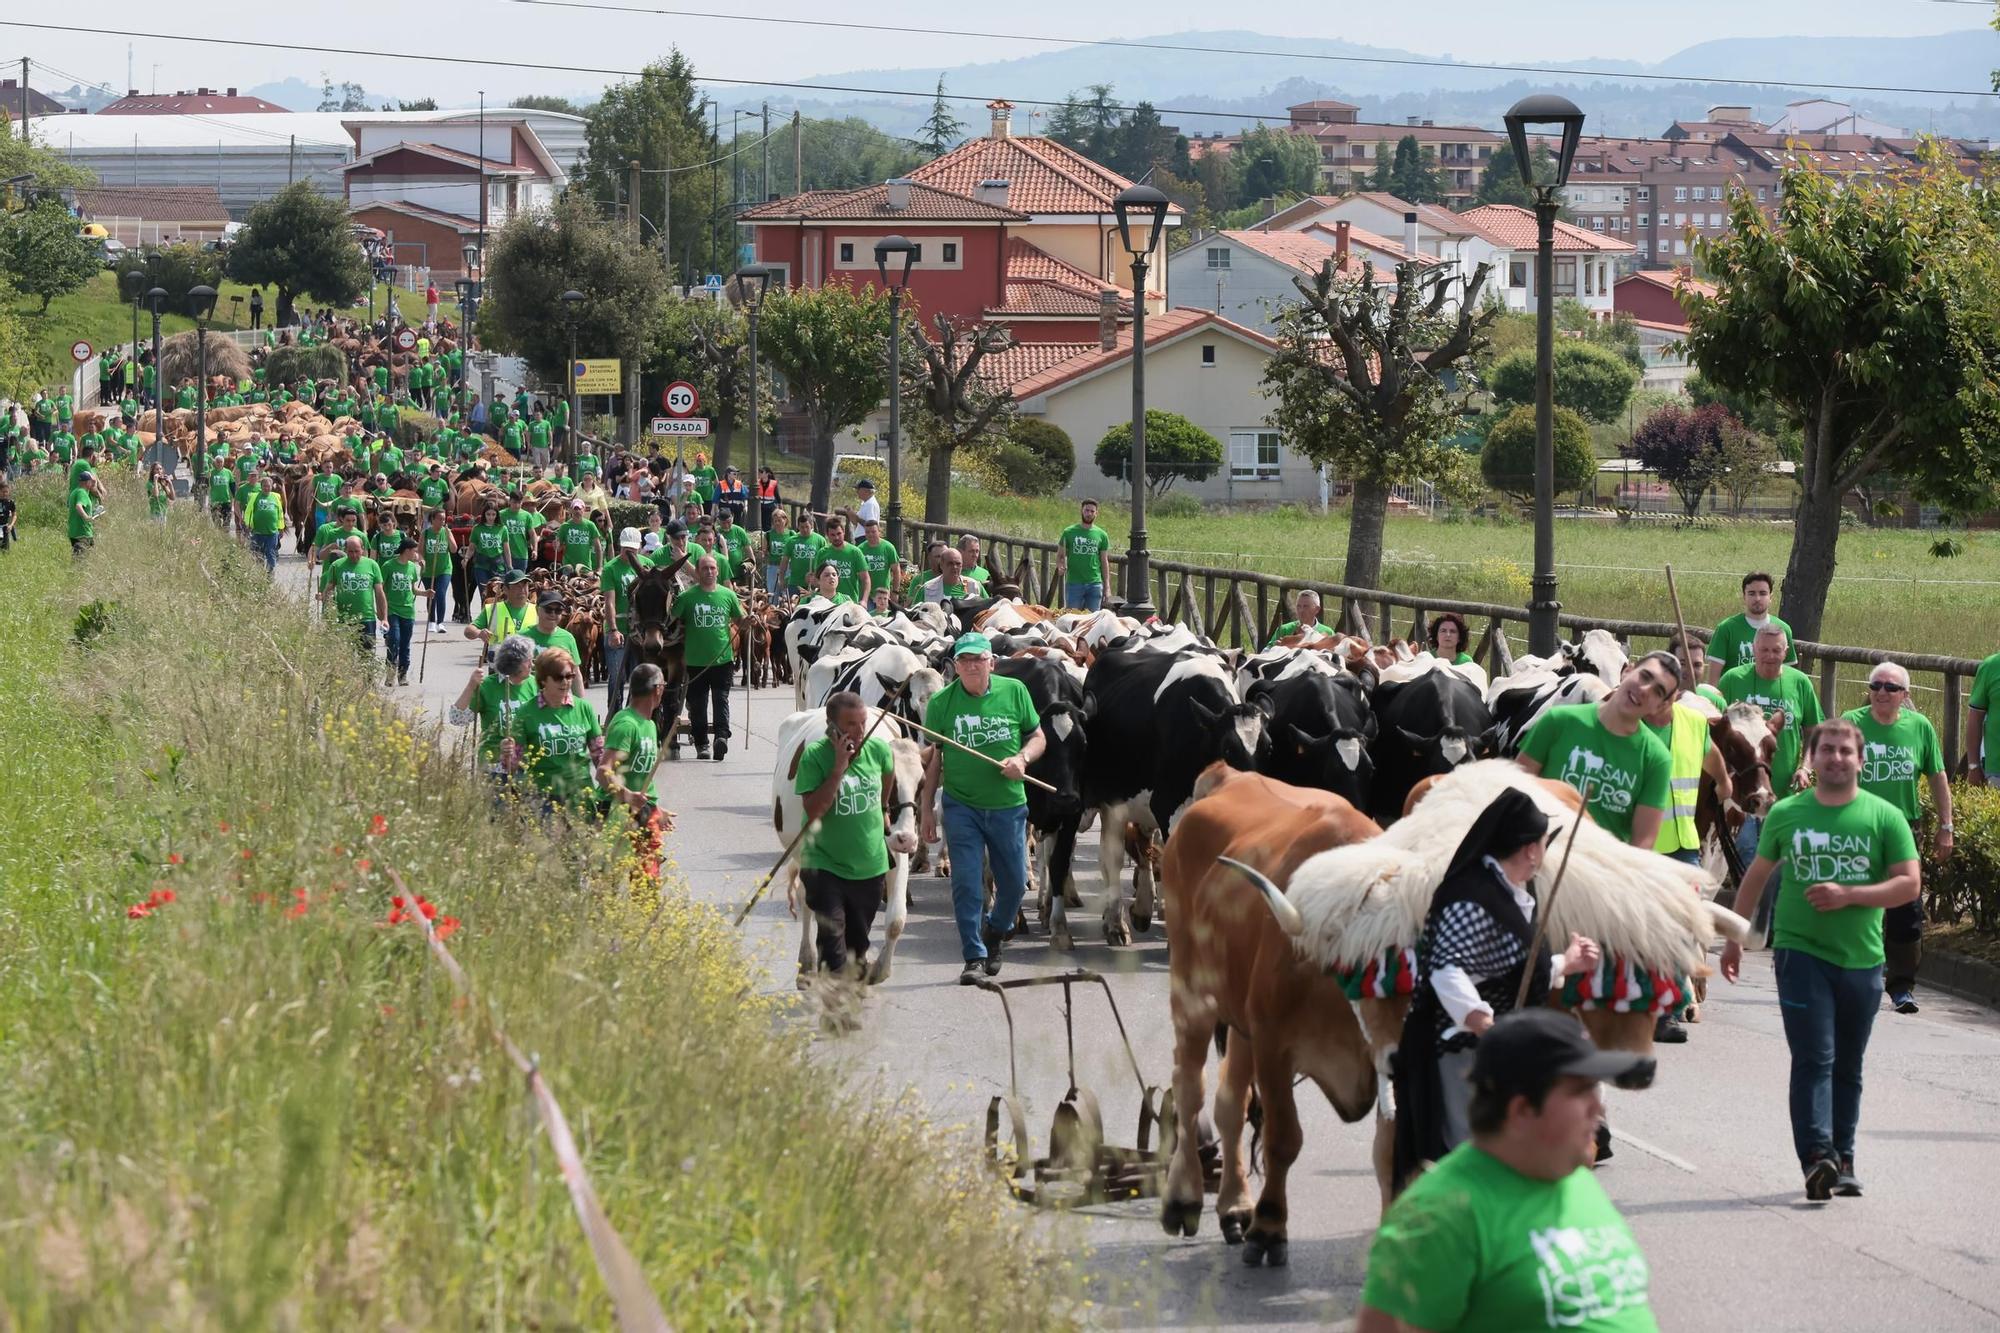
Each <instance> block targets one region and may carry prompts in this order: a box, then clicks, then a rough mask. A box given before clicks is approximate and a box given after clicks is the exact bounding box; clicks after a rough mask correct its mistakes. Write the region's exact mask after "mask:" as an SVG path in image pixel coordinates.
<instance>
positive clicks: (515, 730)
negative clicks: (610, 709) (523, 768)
mask: <svg viewBox="0 0 2000 1333" xmlns="http://www.w3.org/2000/svg"><path fill="white" fill-rule="evenodd" d="M511 734H512V735H513V737H514V743H515V744H516V745H518V746H520V747H521V756H522V759H523V760H524V762H525V763H526V764H527V774H528V781H529V782H531V783H532V784H534V786H535V788H536V790H538V791H540V792H541V793H542V794H543V795H544V796H547V797H548V798H549V799H550V800H553V801H557V802H569V801H574V800H575V799H577V797H579V796H581V795H583V794H584V793H586V792H588V791H589V790H590V788H591V780H590V740H591V738H592V737H593V736H600V735H602V734H603V730H602V729H601V728H600V727H599V726H598V725H597V710H596V709H595V708H592V707H591V706H590V701H589V700H587V699H583V698H580V697H574V696H573V697H572V698H571V699H570V701H569V702H568V703H567V704H565V705H563V706H562V707H560V708H552V707H550V706H549V705H548V704H545V703H543V702H542V700H541V698H540V696H539V695H538V696H536V697H535V698H532V699H530V700H528V702H526V703H524V704H522V705H521V706H520V707H519V708H517V709H515V710H514V721H513V724H512V731H511Z"/></svg>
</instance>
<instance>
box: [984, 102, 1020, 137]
mask: <svg viewBox="0 0 2000 1333" xmlns="http://www.w3.org/2000/svg"><path fill="white" fill-rule="evenodd" d="M986 109H987V110H988V111H990V112H992V113H993V137H994V138H996V139H1005V138H1007V137H1008V135H1009V134H1011V133H1012V130H1011V128H1010V126H1011V124H1012V122H1013V119H1014V104H1013V103H1012V102H1009V101H1006V100H1005V99H999V100H995V101H991V102H988V103H987V104H986Z"/></svg>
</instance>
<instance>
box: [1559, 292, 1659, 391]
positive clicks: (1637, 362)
mask: <svg viewBox="0 0 2000 1333" xmlns="http://www.w3.org/2000/svg"><path fill="white" fill-rule="evenodd" d="M1555 316H1556V331H1557V332H1558V333H1561V334H1564V335H1567V336H1569V337H1572V338H1581V339H1583V341H1585V342H1587V343H1590V344H1592V345H1594V346H1597V347H1602V348H1605V349H1606V350H1608V351H1613V352H1616V353H1618V355H1619V356H1621V357H1624V358H1625V361H1626V363H1627V364H1628V365H1630V366H1631V367H1632V369H1634V370H1636V371H1638V372H1639V375H1640V377H1641V378H1642V379H1643V378H1644V377H1645V374H1646V354H1645V352H1644V351H1643V350H1641V348H1640V346H1639V322H1638V321H1637V320H1636V319H1634V318H1633V317H1632V315H1631V313H1630V312H1629V311H1624V310H1617V311H1613V312H1612V315H1611V318H1610V319H1599V318H1598V317H1597V316H1596V315H1594V314H1592V313H1591V312H1590V310H1589V309H1587V308H1586V307H1585V306H1584V304H1583V302H1581V301H1578V300H1575V299H1573V298H1570V297H1564V298H1562V299H1561V300H1559V301H1557V302H1556V309H1555ZM1532 323H1533V320H1532V318H1531V319H1530V324H1531V325H1532Z"/></svg>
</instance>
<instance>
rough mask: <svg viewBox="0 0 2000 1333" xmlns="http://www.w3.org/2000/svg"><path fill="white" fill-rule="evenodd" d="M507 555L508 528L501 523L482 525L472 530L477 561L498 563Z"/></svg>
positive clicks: (473, 554)
mask: <svg viewBox="0 0 2000 1333" xmlns="http://www.w3.org/2000/svg"><path fill="white" fill-rule="evenodd" d="M506 554H507V528H506V526H505V525H504V524H500V523H482V524H480V525H479V526H478V527H476V528H474V529H473V530H472V556H473V559H475V560H493V561H498V560H500V559H501V558H503V557H504V556H505V555H506Z"/></svg>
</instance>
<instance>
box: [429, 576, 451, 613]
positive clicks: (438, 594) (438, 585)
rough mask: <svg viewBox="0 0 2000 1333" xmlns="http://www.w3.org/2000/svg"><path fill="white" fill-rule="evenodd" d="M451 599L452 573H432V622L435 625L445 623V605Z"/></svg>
mask: <svg viewBox="0 0 2000 1333" xmlns="http://www.w3.org/2000/svg"><path fill="white" fill-rule="evenodd" d="M450 601H451V575H450V574H449V573H445V574H434V575H432V576H431V615H430V621H431V624H433V625H442V624H444V613H445V607H446V605H447V604H448V603H449V602H450Z"/></svg>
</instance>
